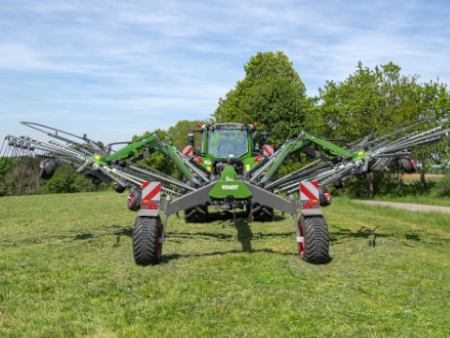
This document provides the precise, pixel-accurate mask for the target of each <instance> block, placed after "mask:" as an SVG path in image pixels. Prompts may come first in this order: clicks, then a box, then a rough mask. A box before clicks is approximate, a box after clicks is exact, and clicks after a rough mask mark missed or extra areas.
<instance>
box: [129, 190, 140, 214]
mask: <svg viewBox="0 0 450 338" xmlns="http://www.w3.org/2000/svg"><path fill="white" fill-rule="evenodd" d="M127 207H128V209H129V210H131V211H138V210H139V209H140V208H141V190H140V189H132V190H130V191H129V192H128V200H127Z"/></svg>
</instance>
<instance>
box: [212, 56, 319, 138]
mask: <svg viewBox="0 0 450 338" xmlns="http://www.w3.org/2000/svg"><path fill="white" fill-rule="evenodd" d="M244 70H245V78H244V79H243V80H242V81H238V82H237V84H236V87H235V89H232V90H231V91H229V92H228V93H227V95H226V98H225V99H222V98H220V99H219V106H218V107H217V109H216V111H215V112H214V114H213V118H214V120H215V122H240V123H253V122H255V121H256V122H258V123H259V124H260V127H261V129H266V130H269V131H270V134H269V141H270V142H271V143H274V144H275V146H277V147H279V146H280V145H281V144H282V143H283V142H284V141H285V140H286V139H288V138H295V137H296V136H297V135H298V134H299V132H300V131H301V130H302V129H303V127H304V125H305V119H306V114H307V111H308V109H311V108H312V107H313V100H312V99H308V98H307V96H306V89H305V85H304V84H303V82H302V80H301V79H300V76H299V75H298V74H297V72H296V71H295V70H294V68H293V64H292V62H290V61H289V59H288V57H287V56H286V55H285V54H284V53H283V52H276V53H273V52H265V53H262V52H258V53H257V54H256V55H255V56H252V57H251V58H250V61H249V62H248V63H247V64H246V65H245V66H244Z"/></svg>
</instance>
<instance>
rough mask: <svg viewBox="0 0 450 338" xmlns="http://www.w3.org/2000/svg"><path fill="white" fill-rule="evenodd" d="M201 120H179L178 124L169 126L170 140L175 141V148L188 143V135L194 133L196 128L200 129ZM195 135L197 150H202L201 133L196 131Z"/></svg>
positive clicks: (168, 134)
mask: <svg viewBox="0 0 450 338" xmlns="http://www.w3.org/2000/svg"><path fill="white" fill-rule="evenodd" d="M199 122H200V121H198V120H194V121H188V120H183V121H178V122H177V124H176V125H174V126H173V127H170V128H169V131H168V132H167V136H168V137H169V140H170V141H171V142H172V143H173V145H174V146H175V148H177V149H180V150H181V147H182V146H183V145H187V142H188V140H187V137H188V134H189V133H193V132H194V130H196V129H197V130H198V129H199V127H198V123H199ZM194 137H195V142H194V145H195V148H196V150H197V151H199V150H200V144H201V142H202V137H201V133H194Z"/></svg>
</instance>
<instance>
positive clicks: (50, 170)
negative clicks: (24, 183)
mask: <svg viewBox="0 0 450 338" xmlns="http://www.w3.org/2000/svg"><path fill="white" fill-rule="evenodd" d="M40 167H41V170H40V172H39V177H40V178H42V179H43V180H49V179H51V178H52V177H53V174H54V173H55V171H56V169H57V168H58V166H57V164H56V162H55V161H53V160H47V161H43V162H41V164H40Z"/></svg>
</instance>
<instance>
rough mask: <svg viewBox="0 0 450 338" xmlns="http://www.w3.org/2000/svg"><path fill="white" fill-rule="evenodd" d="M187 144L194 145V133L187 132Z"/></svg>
mask: <svg viewBox="0 0 450 338" xmlns="http://www.w3.org/2000/svg"><path fill="white" fill-rule="evenodd" d="M188 144H189V145H191V146H193V145H194V133H189V134H188Z"/></svg>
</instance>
